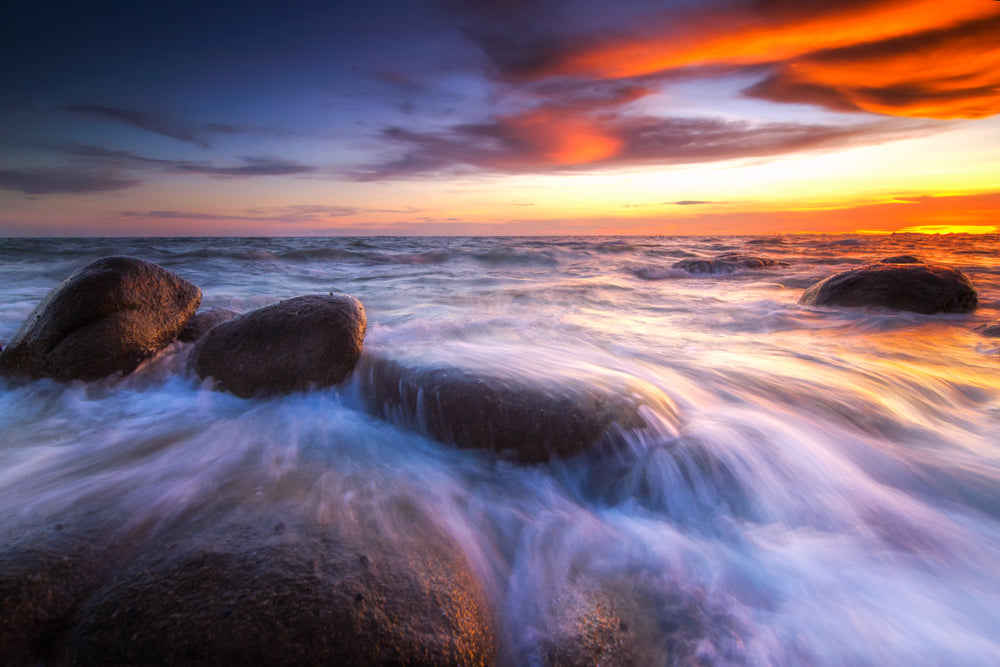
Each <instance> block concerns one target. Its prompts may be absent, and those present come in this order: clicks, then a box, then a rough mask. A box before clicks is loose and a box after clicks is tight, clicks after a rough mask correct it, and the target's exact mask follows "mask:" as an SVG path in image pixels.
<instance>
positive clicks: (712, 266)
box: [670, 252, 784, 275]
mask: <svg viewBox="0 0 1000 667" xmlns="http://www.w3.org/2000/svg"><path fill="white" fill-rule="evenodd" d="M780 265H784V263H783V262H778V261H776V260H773V259H771V258H769V257H753V256H751V255H746V254H743V253H739V252H730V253H725V254H722V255H717V256H716V257H714V258H712V259H682V260H680V261H679V262H674V264H673V265H672V266H671V267H670V268H673V269H681V270H682V271H687V272H688V273H691V274H694V275H728V274H730V273H736V272H737V271H741V270H753V269H766V268H770V267H772V266H780Z"/></svg>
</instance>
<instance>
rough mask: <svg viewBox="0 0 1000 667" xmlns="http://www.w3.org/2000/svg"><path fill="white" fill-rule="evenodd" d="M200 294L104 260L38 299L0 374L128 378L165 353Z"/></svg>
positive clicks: (142, 265) (140, 267)
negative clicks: (141, 365) (159, 354)
mask: <svg viewBox="0 0 1000 667" xmlns="http://www.w3.org/2000/svg"><path fill="white" fill-rule="evenodd" d="M200 302H201V290H199V289H198V287H197V286H195V285H192V284H191V283H189V282H188V281H186V280H184V279H183V278H181V277H180V276H178V275H176V274H174V273H172V272H170V271H168V270H166V269H164V268H163V267H160V266H157V265H156V264H151V263H149V262H146V261H143V260H141V259H137V258H135V257H105V258H104V259H99V260H97V261H96V262H92V263H91V264H88V265H87V266H85V267H83V268H82V269H80V270H78V271H77V272H76V273H74V274H73V275H71V276H70V277H69V278H67V279H66V280H65V281H64V282H63V283H62V284H61V285H60V286H59V287H57V288H55V289H54V290H52V291H51V292H49V294H48V295H47V296H46V297H45V298H44V299H42V301H41V302H40V303H39V304H38V305H37V306H36V307H35V309H34V310H33V311H32V312H31V314H30V315H29V316H28V318H27V319H26V320H25V321H24V323H23V324H22V325H21V328H20V329H18V331H17V333H16V334H14V338H12V339H11V341H10V343H9V344H8V345H7V347H6V348H5V349H4V350H3V352H2V353H0V373H2V374H4V375H8V376H27V377H29V378H35V379H37V378H43V377H50V378H55V379H57V380H66V381H68V380H96V379H99V378H103V377H106V376H108V375H112V374H114V373H122V374H127V373H131V372H132V371H133V370H135V368H136V367H137V366H138V365H139V364H140V363H142V361H143V360H144V359H146V358H148V357H151V356H152V355H154V354H155V353H156V352H158V351H159V350H161V349H163V348H164V347H166V346H167V345H168V344H170V343H171V342H173V340H174V339H175V338H177V334H178V333H179V332H180V330H181V329H182V328H183V327H184V325H185V324H186V323H187V321H188V320H189V319H190V318H191V316H192V315H193V314H194V312H195V311H196V310H197V309H198V304H199V303H200Z"/></svg>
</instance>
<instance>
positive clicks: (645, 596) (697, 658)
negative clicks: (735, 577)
mask: <svg viewBox="0 0 1000 667" xmlns="http://www.w3.org/2000/svg"><path fill="white" fill-rule="evenodd" d="M633 576H634V577H635V580H626V579H624V578H621V577H607V578H605V577H600V578H599V579H593V578H591V579H590V580H589V581H583V580H581V578H578V579H577V581H574V582H573V583H572V589H571V591H568V592H564V593H563V594H561V595H556V596H554V597H549V599H548V609H547V612H546V622H545V629H544V632H543V637H542V640H541V642H540V643H539V646H538V649H537V650H538V653H539V654H540V655H538V658H540V660H539V659H531V658H530V657H528V661H530V662H541V664H544V665H547V666H549V667H583V666H584V665H587V666H590V665H609V666H611V665H615V666H617V665H635V666H639V665H716V664H727V665H735V664H745V663H746V655H745V651H744V648H743V646H742V644H741V643H740V640H739V638H738V637H739V633H740V628H739V625H738V624H737V622H736V621H735V620H734V619H733V618H731V617H730V616H728V615H727V614H726V612H725V611H724V610H722V609H719V608H718V606H717V605H716V604H713V602H712V601H710V600H708V599H707V597H706V596H705V594H704V592H703V591H701V590H684V589H682V588H681V587H680V586H676V585H667V586H664V582H662V581H659V580H657V579H656V578H646V577H643V576H642V575H641V574H640V573H633ZM522 657H527V656H522Z"/></svg>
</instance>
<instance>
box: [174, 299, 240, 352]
mask: <svg viewBox="0 0 1000 667" xmlns="http://www.w3.org/2000/svg"><path fill="white" fill-rule="evenodd" d="M238 316H239V313H238V312H236V311H235V310H232V309H231V308H205V309H204V310H199V311H198V312H197V313H195V314H194V316H193V317H192V318H191V319H190V320H188V323H187V325H185V327H184V328H183V329H181V332H180V333H179V334H178V335H177V340H179V341H181V342H182V343H193V342H194V341H196V340H198V339H199V338H201V337H202V336H204V335H205V334H206V333H208V330H209V329H211V328H212V327H214V326H215V325H216V324H222V323H223V322H228V321H229V320H231V319H233V318H234V317H238Z"/></svg>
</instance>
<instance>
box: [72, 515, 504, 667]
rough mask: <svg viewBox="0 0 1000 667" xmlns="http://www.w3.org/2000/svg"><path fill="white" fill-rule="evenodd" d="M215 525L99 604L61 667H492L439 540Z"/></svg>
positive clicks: (138, 565)
mask: <svg viewBox="0 0 1000 667" xmlns="http://www.w3.org/2000/svg"><path fill="white" fill-rule="evenodd" d="M273 523H274V522H273V521H270V522H265V521H261V522H260V523H258V524H255V525H254V526H248V525H247V524H245V523H244V524H242V525H236V526H228V527H227V526H222V527H220V526H213V527H212V530H211V531H205V532H203V533H200V534H197V535H194V536H187V537H184V538H181V539H180V540H179V541H178V542H177V543H175V544H173V545H170V546H168V547H167V548H166V549H164V550H155V551H152V550H151V551H150V552H148V553H147V554H146V556H143V557H141V558H139V559H138V560H137V561H135V562H134V563H133V565H132V566H131V567H129V568H128V569H127V570H125V571H123V572H122V573H121V574H120V575H119V576H118V577H116V578H115V579H114V580H113V581H111V582H110V583H109V584H108V585H107V586H105V587H104V588H103V589H101V590H100V591H99V592H98V593H97V594H96V595H94V596H93V597H92V598H91V599H90V600H89V602H87V603H86V605H84V606H83V607H82V608H81V610H80V612H79V613H78V614H77V616H76V618H75V621H74V624H73V627H72V629H71V631H70V632H69V634H68V636H67V640H66V645H65V651H64V655H63V661H64V662H65V663H67V664H87V665H91V664H93V665H110V664H114V665H118V664H184V665H240V666H242V665H252V664H259V665H359V666H360V665H378V664H393V665H488V664H492V663H493V662H494V659H495V653H496V646H495V639H494V630H493V620H492V616H491V614H490V612H489V611H488V606H487V603H486V599H485V596H484V593H483V591H482V588H481V586H480V585H479V583H478V582H477V579H476V578H475V576H474V575H473V573H472V572H471V570H470V568H469V565H468V563H467V562H466V560H465V557H464V556H463V555H462V554H461V552H460V551H459V549H458V547H457V546H456V545H455V544H454V543H452V542H450V541H449V540H447V539H446V538H444V537H441V536H438V535H437V534H436V533H435V532H434V531H433V530H413V531H411V532H408V533H407V531H405V530H404V531H401V532H403V533H407V534H406V535H400V534H399V533H397V534H395V535H394V536H393V538H392V539H391V540H390V539H389V538H387V537H383V536H382V535H380V534H378V533H366V534H364V535H356V534H354V535H352V534H351V533H350V532H349V531H346V532H345V531H337V530H335V529H333V528H330V527H326V528H324V527H321V526H317V525H305V526H300V525H287V526H286V525H285V523H284V522H280V523H278V524H276V525H277V526H279V527H280V530H278V529H277V528H274V527H272V524H273Z"/></svg>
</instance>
